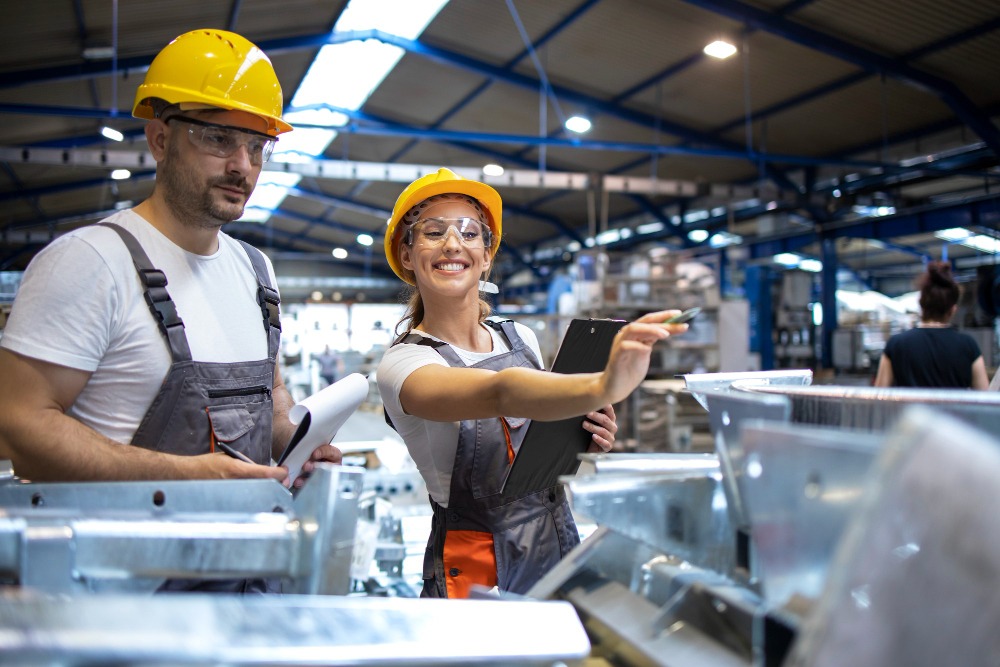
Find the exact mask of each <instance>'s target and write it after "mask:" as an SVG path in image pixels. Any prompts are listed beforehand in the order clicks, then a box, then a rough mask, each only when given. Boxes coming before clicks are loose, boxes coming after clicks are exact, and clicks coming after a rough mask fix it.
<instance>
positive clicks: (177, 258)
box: [0, 210, 277, 443]
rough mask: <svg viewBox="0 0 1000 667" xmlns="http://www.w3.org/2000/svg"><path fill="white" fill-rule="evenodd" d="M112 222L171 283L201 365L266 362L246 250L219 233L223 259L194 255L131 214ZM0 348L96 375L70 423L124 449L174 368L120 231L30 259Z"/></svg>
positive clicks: (64, 242) (72, 241) (74, 240)
mask: <svg viewBox="0 0 1000 667" xmlns="http://www.w3.org/2000/svg"><path fill="white" fill-rule="evenodd" d="M107 221H108V222H114V223H116V224H118V225H120V226H122V227H124V228H125V229H127V230H128V231H130V232H131V233H132V234H133V235H134V236H135V237H136V238H137V239H138V241H139V243H140V245H142V247H143V249H144V250H145V251H146V254H147V255H149V259H150V261H151V262H152V263H153V266H154V267H155V268H157V269H160V270H161V271H163V273H164V274H165V275H166V277H167V291H168V292H169V293H170V296H171V298H172V299H173V301H174V304H175V305H176V307H177V312H178V314H179V315H180V317H181V319H182V320H183V321H184V327H185V333H186V335H187V339H188V344H189V346H190V347H191V356H192V358H193V359H194V360H195V361H209V362H234V361H254V360H259V359H264V358H265V357H267V333H266V331H265V330H264V322H263V316H262V315H261V311H260V306H259V305H258V303H257V282H256V279H255V277H254V273H253V265H252V264H251V263H250V258H249V257H248V256H247V254H246V251H245V250H244V249H243V248H242V246H241V245H240V244H239V242H238V241H236V240H234V239H233V238H231V237H229V236H228V235H226V234H222V233H220V234H219V250H218V251H217V252H216V253H214V254H213V255H209V256H203V255H196V254H193V253H190V252H187V251H186V250H183V249H182V248H180V247H178V246H177V245H175V244H174V243H173V242H172V241H170V240H169V239H168V238H167V237H165V236H164V235H163V234H161V233H160V232H159V231H157V230H156V228H155V227H153V226H152V225H151V224H149V223H148V222H147V221H146V220H144V219H143V218H142V217H140V216H139V215H138V214H136V213H135V212H134V211H132V210H126V211H122V212H120V213H116V214H114V215H113V216H111V217H109V218H107ZM265 261H267V267H268V273H269V275H270V277H271V281H272V282H271V284H272V285H277V282H276V281H275V278H274V270H273V268H272V267H271V263H270V261H268V260H267V258H266V257H265ZM0 345H2V346H3V347H5V348H7V349H10V350H12V351H14V352H17V353H19V354H22V355H24V356H27V357H32V358H35V359H41V360H43V361H47V362H50V363H54V364H59V365H61V366H68V367H70V368H76V369H79V370H84V371H89V372H92V373H93V375H92V376H91V378H90V381H89V382H88V383H87V385H86V386H85V387H84V389H83V391H82V392H81V393H80V395H79V397H77V399H76V402H75V403H74V404H73V406H72V407H71V408H70V409H69V411H68V413H67V414H69V415H70V416H72V417H74V418H75V419H77V420H79V421H81V422H83V423H84V424H86V425H87V426H90V427H91V428H93V429H95V430H97V431H98V432H100V433H102V434H104V435H105V436H107V437H109V438H111V439H112V440H117V441H118V442H123V443H128V442H130V441H131V440H132V436H133V435H134V434H135V431H136V429H137V428H138V427H139V423H140V422H141V421H142V418H143V416H144V415H145V414H146V410H147V409H148V408H149V405H150V404H151V403H152V401H153V397H154V396H155V395H156V394H157V392H158V391H159V389H160V385H161V383H162V382H163V378H164V377H165V376H166V374H167V370H168V369H169V368H170V351H169V349H168V348H167V342H166V338H165V337H164V336H163V334H161V333H160V329H159V327H158V326H157V325H156V322H155V321H154V320H153V316H152V315H151V314H150V312H149V306H148V305H147V304H146V301H145V299H144V298H143V293H142V285H141V283H140V282H139V277H138V274H137V273H136V270H135V266H134V265H133V264H132V256H131V255H130V254H129V252H128V249H127V248H126V247H125V244H124V243H123V242H122V240H121V238H120V237H119V236H118V234H117V233H115V232H114V230H111V229H106V228H103V227H96V226H88V227H84V228H81V229H78V230H74V231H73V232H71V233H69V234H66V235H65V236H62V237H60V238H58V239H56V240H55V241H53V242H52V243H51V244H49V245H48V246H47V247H46V248H45V249H43V250H42V251H41V252H40V253H39V254H38V255H37V256H36V257H35V258H34V260H32V262H31V264H30V265H29V266H28V270H27V271H26V272H25V274H24V279H23V281H22V282H21V287H20V289H19V290H18V293H17V296H16V298H15V301H14V306H13V310H12V312H11V314H10V319H9V321H8V322H7V328H6V330H5V331H4V335H3V338H2V339H0Z"/></svg>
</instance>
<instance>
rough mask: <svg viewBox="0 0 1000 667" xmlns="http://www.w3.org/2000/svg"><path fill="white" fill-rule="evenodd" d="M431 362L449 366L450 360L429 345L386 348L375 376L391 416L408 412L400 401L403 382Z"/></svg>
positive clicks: (384, 403)
mask: <svg viewBox="0 0 1000 667" xmlns="http://www.w3.org/2000/svg"><path fill="white" fill-rule="evenodd" d="M429 364H438V365H440V366H447V365H448V362H446V361H445V360H444V357H442V356H441V355H440V354H438V353H437V351H436V350H435V349H434V348H432V347H429V346H427V345H413V344H406V343H400V344H399V345H393V346H392V347H390V348H389V349H388V350H386V352H385V354H384V355H383V356H382V361H381V362H379V365H378V369H377V370H376V372H375V377H376V379H377V380H378V391H379V394H380V395H381V396H382V404H383V405H384V406H385V409H386V412H388V413H389V416H390V417H392V416H393V415H403V414H406V413H405V412H403V407H402V405H401V404H400V402H399V393H400V392H401V391H402V389H403V383H404V382H406V378H408V377H410V374H411V373H412V372H413V371H415V370H417V369H418V368H422V367H424V366H427V365H429Z"/></svg>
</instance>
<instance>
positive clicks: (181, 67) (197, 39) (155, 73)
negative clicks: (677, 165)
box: [132, 29, 292, 136]
mask: <svg viewBox="0 0 1000 667" xmlns="http://www.w3.org/2000/svg"><path fill="white" fill-rule="evenodd" d="M156 100H162V101H163V102H166V106H170V105H175V104H181V105H185V106H187V105H194V106H199V105H204V106H207V107H217V108H220V109H232V110H239V111H246V112H247V113H251V114H254V115H255V116H259V117H261V118H263V119H264V120H266V121H267V125H268V130H267V133H268V134H270V135H272V136H276V135H278V134H281V133H282V132H288V131H290V130H291V129H292V126H291V125H289V124H288V123H286V122H285V121H283V120H282V119H281V114H282V111H283V98H282V94H281V84H280V83H279V82H278V76H277V75H276V74H275V72H274V67H273V66H272V65H271V61H270V60H269V59H268V57H267V55H266V54H265V53H264V52H263V51H261V50H260V49H259V48H258V47H257V46H256V45H254V44H253V43H252V42H250V41H249V40H247V39H246V38H245V37H242V36H240V35H237V34H236V33H234V32H229V31H226V30H215V29H200V30H192V31H190V32H186V33H184V34H183V35H180V36H179V37H177V38H176V39H174V40H173V41H172V42H170V43H169V44H167V45H166V46H165V47H163V49H162V50H161V51H160V52H159V53H158V54H157V56H156V58H154V59H153V62H152V64H150V66H149V70H148V71H147V72H146V77H145V79H144V81H143V82H142V85H140V86H139V89H138V90H137V91H136V95H135V104H134V105H133V108H132V115H133V116H135V117H136V118H145V119H147V120H149V119H152V118H156V117H157V113H158V111H159V110H160V108H161V107H162V106H164V105H163V103H162V102H156Z"/></svg>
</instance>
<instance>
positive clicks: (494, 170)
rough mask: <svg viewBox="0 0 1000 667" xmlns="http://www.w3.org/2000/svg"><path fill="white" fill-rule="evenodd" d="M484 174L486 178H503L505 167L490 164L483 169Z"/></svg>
mask: <svg viewBox="0 0 1000 667" xmlns="http://www.w3.org/2000/svg"><path fill="white" fill-rule="evenodd" d="M483 174H484V175H486V176H503V167H501V166H500V165H498V164H488V165H486V166H484V167H483Z"/></svg>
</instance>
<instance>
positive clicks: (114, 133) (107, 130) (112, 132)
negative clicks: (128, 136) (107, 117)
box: [101, 125, 125, 141]
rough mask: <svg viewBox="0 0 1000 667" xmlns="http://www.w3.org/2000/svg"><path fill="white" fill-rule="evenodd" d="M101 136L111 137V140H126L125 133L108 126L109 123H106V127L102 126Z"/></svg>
mask: <svg viewBox="0 0 1000 667" xmlns="http://www.w3.org/2000/svg"><path fill="white" fill-rule="evenodd" d="M101 136H103V137H105V138H106V139H110V140H111V141H124V140H125V135H124V134H122V133H121V132H119V131H118V130H116V129H115V128H113V127H108V126H107V125H105V126H104V127H102V128H101Z"/></svg>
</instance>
